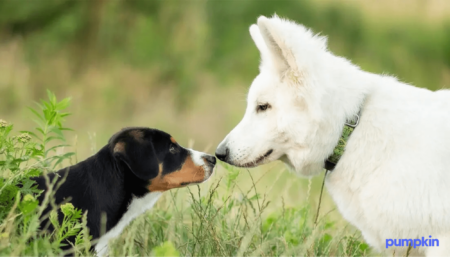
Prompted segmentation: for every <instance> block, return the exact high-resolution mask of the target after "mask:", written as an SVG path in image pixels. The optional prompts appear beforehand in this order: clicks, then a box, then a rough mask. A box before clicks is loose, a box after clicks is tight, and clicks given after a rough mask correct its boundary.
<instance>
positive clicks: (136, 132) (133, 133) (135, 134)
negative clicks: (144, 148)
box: [130, 130, 144, 141]
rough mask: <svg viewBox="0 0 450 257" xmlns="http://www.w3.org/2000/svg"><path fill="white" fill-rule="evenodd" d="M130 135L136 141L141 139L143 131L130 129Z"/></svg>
mask: <svg viewBox="0 0 450 257" xmlns="http://www.w3.org/2000/svg"><path fill="white" fill-rule="evenodd" d="M130 135H131V136H133V137H134V138H135V139H136V140H137V141H142V140H143V138H144V132H142V131H140V130H132V131H130Z"/></svg>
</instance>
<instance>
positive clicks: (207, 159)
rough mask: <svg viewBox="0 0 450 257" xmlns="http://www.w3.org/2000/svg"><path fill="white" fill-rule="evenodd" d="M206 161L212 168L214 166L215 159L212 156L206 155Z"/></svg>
mask: <svg viewBox="0 0 450 257" xmlns="http://www.w3.org/2000/svg"><path fill="white" fill-rule="evenodd" d="M205 159H206V161H207V162H208V163H209V164H211V165H212V166H214V165H216V157H214V156H212V155H206V156H205Z"/></svg>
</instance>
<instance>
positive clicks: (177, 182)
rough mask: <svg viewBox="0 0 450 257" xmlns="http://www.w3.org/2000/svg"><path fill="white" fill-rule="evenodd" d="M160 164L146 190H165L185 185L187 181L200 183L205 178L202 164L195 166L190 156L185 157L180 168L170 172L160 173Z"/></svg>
mask: <svg viewBox="0 0 450 257" xmlns="http://www.w3.org/2000/svg"><path fill="white" fill-rule="evenodd" d="M161 167H162V165H161V164H160V171H159V174H158V176H157V177H156V178H154V179H152V180H150V185H149V186H148V190H150V191H151V192H155V191H167V190H169V189H173V188H179V187H184V186H186V184H187V183H201V182H203V181H204V180H205V170H204V169H203V167H202V166H196V165H195V164H194V162H193V161H192V158H191V156H188V157H187V158H186V161H185V162H184V164H183V166H182V167H181V169H180V170H177V171H174V172H172V173H169V174H166V175H162V169H161Z"/></svg>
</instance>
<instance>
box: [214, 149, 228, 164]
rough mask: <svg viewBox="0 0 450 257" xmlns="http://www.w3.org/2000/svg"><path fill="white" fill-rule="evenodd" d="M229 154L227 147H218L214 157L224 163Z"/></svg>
mask: <svg viewBox="0 0 450 257" xmlns="http://www.w3.org/2000/svg"><path fill="white" fill-rule="evenodd" d="M229 152H230V150H229V149H228V147H226V146H219V147H218V148H217V150H216V156H217V158H219V160H221V161H223V162H224V161H225V160H226V159H227V157H228V153H229Z"/></svg>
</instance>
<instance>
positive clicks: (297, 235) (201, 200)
mask: <svg viewBox="0 0 450 257" xmlns="http://www.w3.org/2000/svg"><path fill="white" fill-rule="evenodd" d="M68 104H69V100H68V99H65V100H63V101H61V102H58V101H57V100H56V98H55V96H54V95H53V94H52V93H49V101H41V104H40V105H39V108H38V109H37V110H35V109H31V110H32V114H33V115H34V116H35V118H37V119H36V122H37V124H38V127H37V128H36V133H35V132H32V131H28V132H19V133H20V134H19V135H18V136H15V135H13V134H14V130H13V125H12V124H9V123H7V122H6V121H4V120H1V122H0V171H1V177H0V182H1V183H0V199H1V201H0V221H1V223H0V255H1V256H18V255H20V256H22V255H60V254H64V252H62V251H61V250H60V249H59V248H60V247H61V246H62V245H63V244H64V240H65V239H66V238H67V237H69V236H72V235H78V236H77V240H76V242H75V244H74V245H73V247H74V248H73V249H71V250H69V251H68V252H65V253H70V252H72V253H74V254H75V255H77V256H79V255H83V256H84V255H94V253H93V252H89V248H90V246H91V245H92V243H95V242H90V239H89V237H88V234H87V228H86V225H85V224H86V217H85V214H83V213H81V211H80V210H77V209H74V208H73V206H72V205H71V204H70V203H68V204H65V205H63V206H61V207H58V206H54V202H53V201H52V195H51V194H50V195H49V196H48V198H46V200H44V203H43V204H42V205H38V202H37V200H36V195H37V194H39V193H40V192H39V191H38V190H36V189H35V186H34V185H33V184H32V181H31V180H30V179H29V178H30V177H33V176H37V175H41V174H46V173H47V172H49V171H51V170H55V169H56V168H57V167H61V166H62V162H63V161H65V162H68V159H69V158H70V157H71V156H73V153H61V152H58V151H57V149H59V148H62V147H64V146H66V145H65V144H60V143H59V142H61V141H65V138H64V134H63V133H62V132H63V131H64V130H68V129H67V128H64V126H63V122H64V117H66V116H67V115H68V114H67V113H64V112H63V110H64V109H65V108H66V107H67V106H68ZM240 173H247V175H248V179H247V182H246V184H248V185H249V186H248V187H245V188H244V187H242V185H241V184H242V181H238V180H239V177H240V176H239V175H240ZM253 176H254V175H253V174H252V172H250V171H249V170H243V169H237V168H235V167H232V166H229V165H226V164H222V163H221V164H220V165H219V167H218V168H217V169H216V171H215V175H214V178H213V179H211V180H210V181H208V182H207V183H203V184H201V185H198V186H191V187H188V188H182V189H177V190H172V191H168V192H165V193H164V196H163V198H162V199H161V200H160V201H159V202H158V203H157V205H156V207H155V208H153V209H152V210H151V211H149V212H148V213H146V214H144V215H142V216H140V217H139V218H137V219H136V220H135V221H134V222H132V224H131V225H130V226H128V228H127V229H126V230H125V231H124V232H123V234H122V235H121V236H120V237H119V238H117V239H115V240H113V241H111V242H110V251H111V255H113V256H125V255H127V256H130V255H134V256H136V255H137V256H146V255H156V256H178V255H183V256H184V255H188V256H242V255H245V256H255V255H257V256H280V255H283V256H284V255H291V256H292V255H296V256H335V255H339V256H367V255H368V254H369V253H370V251H369V249H368V246H367V244H365V243H364V242H363V241H362V239H361V238H360V235H359V233H355V232H352V229H347V227H339V226H337V225H336V223H335V222H334V221H333V220H332V219H329V217H328V215H327V214H322V215H320V216H319V219H317V222H316V215H317V210H316V209H315V208H312V207H311V206H310V205H309V204H307V203H306V202H304V203H302V202H298V203H297V205H295V206H294V207H285V204H284V199H283V198H279V199H278V200H277V201H281V203H282V206H281V208H270V207H271V205H273V202H270V201H269V199H270V197H269V194H271V192H272V191H271V190H267V191H266V192H265V193H259V192H261V190H258V189H257V186H258V183H260V182H261V178H262V177H260V178H254V177H253ZM263 176H264V175H263ZM48 183H49V184H51V185H53V184H52V181H48ZM17 185H22V186H20V187H18V186H17ZM57 187H58V185H53V191H54V190H57ZM310 190H311V186H309V190H308V192H307V195H308V196H309V195H310V193H311V192H310ZM272 198H273V195H272ZM48 204H51V205H52V206H53V207H54V210H56V209H58V208H61V211H62V212H63V213H64V216H65V219H64V221H63V223H62V224H59V223H58V221H57V219H56V218H55V217H56V216H55V214H56V213H55V212H52V214H50V221H51V222H52V224H53V225H54V226H55V227H56V228H57V229H56V230H55V231H54V232H52V233H44V232H43V231H41V230H40V229H39V223H40V217H41V214H42V213H43V210H44V209H45V207H46V206H47V205H48ZM353 231H354V230H353Z"/></svg>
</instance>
